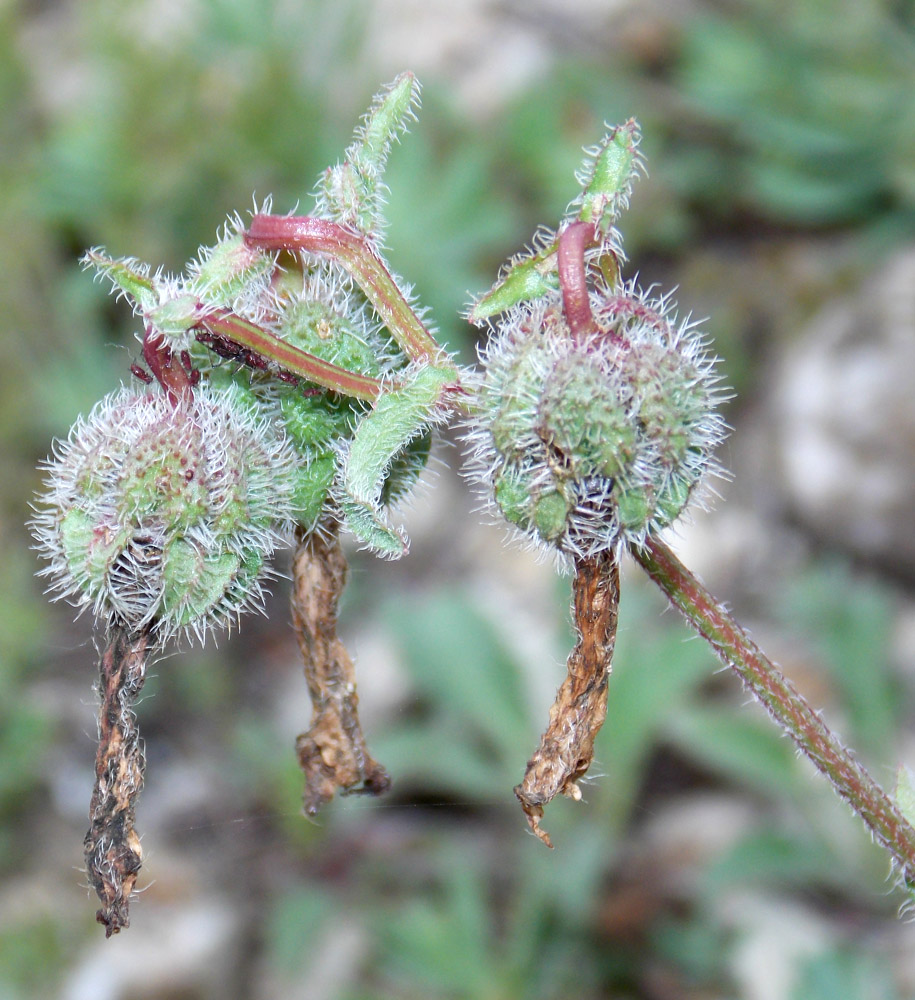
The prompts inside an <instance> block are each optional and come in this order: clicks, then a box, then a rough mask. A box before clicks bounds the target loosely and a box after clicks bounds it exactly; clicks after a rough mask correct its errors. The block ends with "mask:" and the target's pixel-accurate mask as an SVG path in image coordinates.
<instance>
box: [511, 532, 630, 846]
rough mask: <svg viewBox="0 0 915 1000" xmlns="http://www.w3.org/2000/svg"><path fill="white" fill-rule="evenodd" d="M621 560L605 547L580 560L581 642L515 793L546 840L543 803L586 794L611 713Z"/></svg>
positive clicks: (576, 604) (576, 588) (577, 615)
mask: <svg viewBox="0 0 915 1000" xmlns="http://www.w3.org/2000/svg"><path fill="white" fill-rule="evenodd" d="M619 573H620V571H619V561H618V559H617V557H616V555H615V553H613V552H602V553H600V554H599V555H597V556H594V557H593V558H589V559H578V560H576V562H575V579H574V581H573V584H572V592H573V616H574V621H575V628H576V630H577V632H578V643H577V644H576V646H575V648H574V649H573V650H572V652H571V653H570V654H569V660H568V665H567V670H568V673H567V676H566V679H565V681H563V683H562V686H561V687H560V688H559V691H558V693H557V694H556V700H555V701H554V702H553V706H552V708H551V709H550V721H549V725H548V726H547V729H546V732H545V733H544V734H543V736H542V737H541V740H540V746H539V747H538V748H537V750H536V752H535V753H534V756H533V757H531V759H530V760H529V761H528V763H527V770H526V771H525V772H524V779H523V780H522V782H521V784H520V785H518V786H516V788H515V795H516V796H517V797H518V800H519V801H520V803H521V808H522V809H523V810H524V813H525V815H526V816H527V821H528V823H529V824H530V828H531V830H533V832H534V833H535V834H537V836H538V837H539V838H540V839H541V840H542V841H543V842H544V844H546V845H547V847H552V846H553V842H552V841H551V840H550V837H549V834H548V833H547V832H546V830H543V829H542V828H541V826H540V820H541V819H542V818H543V807H544V806H545V805H547V803H549V802H551V801H552V800H553V799H554V798H555V797H556V796H557V795H559V794H562V795H566V796H568V797H569V798H571V799H574V800H575V801H578V800H579V799H580V798H581V789H580V788H579V787H578V780H579V779H580V778H581V777H582V776H583V775H584V774H585V773H586V772H587V770H588V768H589V767H590V766H591V760H592V758H593V756H594V739H595V737H596V736H597V734H598V732H599V731H600V727H601V726H602V725H603V723H604V719H605V717H606V715H607V682H608V680H609V678H610V665H611V661H612V659H613V646H614V643H615V642H616V623H617V618H618V614H619V595H620V575H619Z"/></svg>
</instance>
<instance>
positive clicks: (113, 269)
mask: <svg viewBox="0 0 915 1000" xmlns="http://www.w3.org/2000/svg"><path fill="white" fill-rule="evenodd" d="M80 263H81V264H82V265H83V267H92V268H94V269H95V270H96V271H97V272H98V273H99V275H101V276H103V277H105V278H107V279H108V280H109V281H110V282H111V284H112V285H114V287H115V288H116V289H118V290H119V291H121V292H123V293H124V294H125V295H126V296H127V298H129V299H130V300H131V303H132V305H133V307H134V310H135V311H136V312H139V313H143V314H145V313H148V312H151V311H152V310H153V309H155V308H156V306H158V305H159V294H158V290H157V282H156V279H155V278H152V277H150V274H149V265H148V264H144V263H142V261H139V260H137V259H136V258H135V257H123V258H121V259H115V258H114V257H109V256H108V254H106V253H105V251H104V250H103V249H101V248H100V247H96V248H95V249H93V250H89V251H87V253H86V254H85V256H84V257H83V259H82V260H81V261H80Z"/></svg>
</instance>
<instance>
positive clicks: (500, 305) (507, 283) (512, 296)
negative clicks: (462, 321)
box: [467, 237, 559, 323]
mask: <svg viewBox="0 0 915 1000" xmlns="http://www.w3.org/2000/svg"><path fill="white" fill-rule="evenodd" d="M557 245H558V238H556V237H554V238H553V239H552V240H551V241H550V242H549V243H548V244H547V245H546V246H545V247H543V248H542V249H540V250H538V251H537V252H536V253H534V254H531V255H530V256H527V257H518V258H516V259H515V260H513V261H511V263H510V264H509V265H508V267H507V268H506V269H505V271H504V272H503V273H502V275H501V276H500V277H499V280H498V281H497V282H496V283H495V284H494V285H493V286H492V288H490V290H489V291H488V292H487V293H486V294H485V295H484V296H483V297H482V298H481V299H480V300H479V301H478V302H476V303H475V304H474V307H473V308H472V309H471V310H470V313H469V314H468V316H467V318H468V319H469V320H470V322H471V323H482V322H483V321H484V320H486V319H489V317H490V316H495V315H497V314H498V313H501V312H505V310H506V309H511V307H512V306H516V305H519V304H520V303H521V302H532V301H533V300H534V299H539V298H542V297H543V296H544V295H547V294H549V293H550V292H555V291H557V290H558V288H559V271H558V263H557V258H556V248H557Z"/></svg>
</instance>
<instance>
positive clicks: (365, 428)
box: [340, 367, 456, 557]
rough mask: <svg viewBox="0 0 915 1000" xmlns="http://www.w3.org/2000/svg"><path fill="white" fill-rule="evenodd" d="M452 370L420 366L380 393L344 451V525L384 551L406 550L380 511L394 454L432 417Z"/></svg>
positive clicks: (450, 380) (395, 553) (451, 379)
mask: <svg viewBox="0 0 915 1000" xmlns="http://www.w3.org/2000/svg"><path fill="white" fill-rule="evenodd" d="M455 378H456V372H455V370H454V369H453V368H450V367H443V368H436V367H430V368H420V369H418V370H416V371H415V372H414V373H413V374H412V376H411V377H410V378H409V379H408V380H407V381H406V382H405V383H404V384H403V385H401V386H399V387H398V388H396V389H393V390H392V391H391V392H387V393H385V394H384V395H382V396H381V397H379V399H378V401H377V402H376V404H375V406H374V408H373V409H372V411H371V413H369V414H368V415H367V416H366V417H365V418H364V419H363V420H362V422H361V423H360V424H359V427H358V428H357V430H356V433H355V435H354V437H353V441H352V444H351V445H350V448H349V452H348V454H347V456H346V464H345V471H344V477H343V494H344V495H343V498H342V500H341V503H340V507H341V510H342V511H343V515H344V518H345V520H346V523H347V526H348V527H349V529H350V530H351V531H352V532H353V534H354V535H356V537H357V538H359V539H360V541H362V542H364V543H365V544H366V545H368V546H369V547H370V548H372V549H375V550H376V551H378V552H380V553H381V554H384V555H390V556H394V557H396V556H399V555H402V554H403V553H404V552H405V551H406V541H405V539H404V538H403V536H402V535H401V534H400V533H399V532H397V531H395V530H394V529H393V528H391V527H390V526H389V525H388V524H387V523H386V522H385V520H384V518H383V515H382V513H381V496H382V490H383V487H384V483H385V480H386V478H387V475H388V472H389V470H390V468H391V464H392V462H393V461H394V459H395V458H396V457H397V456H398V455H399V454H400V453H401V452H402V451H403V449H404V448H406V447H407V446H408V445H409V444H410V442H411V441H413V440H414V439H415V438H416V437H419V436H420V435H421V434H423V433H425V432H426V430H427V429H428V427H429V425H430V424H431V423H434V422H435V417H436V412H435V411H436V408H437V407H438V405H439V404H440V402H441V400H442V394H443V392H444V389H445V387H446V386H447V385H448V384H449V383H453V382H454V381H455Z"/></svg>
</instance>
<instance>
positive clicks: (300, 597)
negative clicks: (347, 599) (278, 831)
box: [292, 532, 391, 816]
mask: <svg viewBox="0 0 915 1000" xmlns="http://www.w3.org/2000/svg"><path fill="white" fill-rule="evenodd" d="M346 570H347V567H346V559H345V557H344V555H343V552H342V550H341V549H340V543H339V540H338V538H337V536H336V534H334V535H331V536H329V537H325V538H321V537H319V536H318V535H317V534H315V533H312V534H309V535H304V534H303V533H301V532H300V533H299V535H298V537H297V546H296V552H295V557H294V559H293V570H292V621H293V626H294V628H295V633H296V637H297V638H298V640H299V648H300V649H301V651H302V657H303V659H304V661H305V680H306V681H307V683H308V693H309V694H310V695H311V704H312V716H311V726H310V728H309V729H308V732H305V733H302V734H301V736H299V737H298V739H297V740H296V752H297V754H298V758H299V766H300V767H301V768H302V771H303V772H304V773H305V792H304V796H303V803H304V808H305V813H306V814H307V815H309V816H314V815H315V814H316V813H317V812H318V810H319V809H320V808H321V806H322V805H324V803H325V802H329V801H330V800H331V799H332V798H333V797H334V793H335V792H336V790H337V789H338V788H339V789H340V790H341V791H342V793H343V794H344V795H347V794H359V793H363V794H368V795H381V794H383V793H384V792H386V791H387V790H388V789H389V788H390V787H391V779H390V777H389V776H388V773H387V771H385V769H384V768H383V767H382V766H381V765H380V764H379V763H378V762H377V761H376V760H374V759H373V758H372V756H371V754H369V752H368V748H367V747H366V744H365V737H364V736H363V734H362V727H361V725H360V723H359V713H358V711H357V707H358V705H359V696H358V695H357V693H356V672H355V669H354V667H353V661H352V660H351V659H350V656H349V653H347V651H346V648H345V646H344V645H343V643H342V642H341V641H340V639H339V638H338V637H337V606H338V604H339V601H340V595H341V594H342V593H343V587H344V586H345V584H346Z"/></svg>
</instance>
